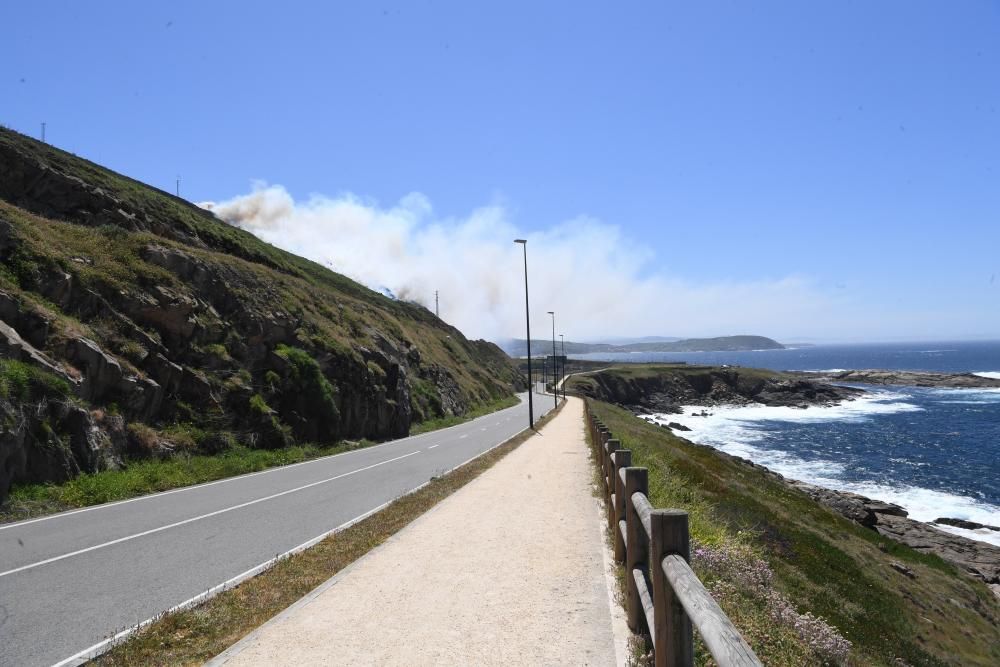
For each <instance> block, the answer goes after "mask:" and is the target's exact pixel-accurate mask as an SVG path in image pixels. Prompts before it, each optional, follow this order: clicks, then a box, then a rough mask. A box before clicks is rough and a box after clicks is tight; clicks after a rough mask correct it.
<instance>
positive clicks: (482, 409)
mask: <svg viewBox="0 0 1000 667" xmlns="http://www.w3.org/2000/svg"><path fill="white" fill-rule="evenodd" d="M519 402H520V401H519V399H518V398H517V396H507V397H505V398H501V399H498V400H496V401H492V402H490V403H487V404H485V405H481V406H479V407H476V408H472V409H471V410H469V411H468V412H466V413H465V414H464V415H462V416H457V415H452V416H450V417H438V418H436V419H428V420H427V421H423V422H420V423H419V424H415V425H414V426H413V427H411V428H410V435H418V434H420V433H428V432H430V431H436V430H438V429H441V428H448V427H449V426H456V425H458V424H461V423H463V422H467V421H469V420H470V419H475V418H476V417H482V416H483V415H488V414H490V413H491V412H496V411H497V410H503V409H505V408H511V407H514V406H515V405H517V404H518V403H519Z"/></svg>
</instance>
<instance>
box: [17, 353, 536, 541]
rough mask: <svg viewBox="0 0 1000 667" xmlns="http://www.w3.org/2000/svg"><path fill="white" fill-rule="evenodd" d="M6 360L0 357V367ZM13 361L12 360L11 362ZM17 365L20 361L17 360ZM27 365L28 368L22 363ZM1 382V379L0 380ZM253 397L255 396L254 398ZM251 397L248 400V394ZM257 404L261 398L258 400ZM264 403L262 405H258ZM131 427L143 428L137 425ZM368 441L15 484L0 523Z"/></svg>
mask: <svg viewBox="0 0 1000 667" xmlns="http://www.w3.org/2000/svg"><path fill="white" fill-rule="evenodd" d="M7 363H8V362H6V361H3V360H0V369H2V368H3V367H4V366H5V365H7ZM15 364H16V362H15ZM21 366H24V365H23V364H21ZM27 368H29V369H30V370H34V369H31V368H30V367H27ZM0 387H2V379H0ZM255 398H259V397H255ZM251 400H252V399H251ZM260 402H261V403H263V399H260ZM517 403H518V400H517V397H515V396H512V397H510V398H508V399H502V400H499V401H494V402H492V403H490V404H488V405H483V406H480V407H478V408H476V409H474V410H472V411H470V412H469V413H468V414H467V415H464V416H462V417H451V418H448V419H439V420H434V421H433V422H429V423H428V422H425V423H423V424H420V425H418V427H417V428H414V429H413V430H412V431H411V435H417V434H418V433H427V432H429V431H433V430H437V429H441V428H446V427H448V426H454V425H456V424H460V423H463V422H466V421H469V420H471V419H475V418H476V417H481V416H483V415H486V414H489V413H491V412H496V411H497V410H503V409H504V408H509V407H511V406H513V405H516V404H517ZM264 407H265V408H266V404H265V406H264ZM136 428H143V429H148V427H144V426H139V427H136ZM163 433H164V435H166V436H167V437H169V438H170V439H171V440H183V441H185V442H187V441H190V442H189V446H191V447H193V446H194V444H195V441H196V440H198V439H199V438H200V437H201V436H202V435H204V434H201V433H199V432H198V431H197V429H194V428H193V427H191V426H190V425H174V426H172V427H170V428H167V429H165V430H164V431H163ZM372 444H375V443H373V442H370V441H368V440H361V441H357V442H355V441H346V442H341V443H338V444H336V445H332V446H320V445H315V444H300V445H294V446H290V447H284V448H280V449H250V448H248V447H242V446H236V447H233V448H231V449H228V450H226V451H224V452H222V453H220V454H214V455H205V454H177V455H174V456H172V457H170V458H167V459H162V460H158V459H149V460H141V461H132V462H129V463H128V464H127V465H126V466H125V467H124V468H122V469H121V470H104V471H101V472H95V473H87V474H83V475H80V476H78V477H76V478H74V479H71V480H69V481H68V482H64V483H62V484H22V485H16V486H15V487H14V488H13V489H12V490H11V493H10V498H9V499H8V501H7V502H6V503H5V504H4V505H3V506H2V507H0V522H5V521H20V520H23V519H29V518H32V517H36V516H42V515H44V514H52V513H54V512H61V511H65V510H69V509H75V508H79V507H87V506H90V505H99V504H101V503H107V502H113V501H116V500H126V499H128V498H135V497H137V496H142V495H145V494H148V493H157V492H160V491H169V490H170V489H176V488H180V487H183V486H191V485H192V484H202V483H204V482H212V481H215V480H218V479H224V478H226V477H234V476H236V475H244V474H246V473H251V472H258V471H260V470H266V469H267V468H274V467H276V466H284V465H289V464H292V463H300V462H302V461H308V460H310V459H315V458H318V457H321V456H331V455H333V454H340V453H343V452H347V451H351V450H354V449H360V448H363V447H368V446H370V445H372Z"/></svg>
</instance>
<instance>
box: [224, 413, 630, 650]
mask: <svg viewBox="0 0 1000 667" xmlns="http://www.w3.org/2000/svg"><path fill="white" fill-rule="evenodd" d="M593 483H594V474H593V469H592V467H591V462H590V457H589V453H588V448H587V444H586V441H585V435H584V417H583V402H582V401H581V400H580V399H576V398H570V399H569V401H568V403H567V404H566V406H565V407H564V408H563V410H562V412H561V413H560V414H559V415H558V416H557V417H555V418H554V419H553V420H552V421H551V422H550V423H549V424H547V425H546V426H545V427H544V428H543V429H542V430H541V431H540V432H539V433H537V434H535V435H533V436H532V437H531V438H530V439H529V440H527V441H526V442H525V443H523V444H522V445H521V446H520V447H518V448H517V449H516V450H514V451H513V452H512V453H511V454H510V455H508V456H507V457H505V458H504V459H502V460H501V461H499V462H498V463H497V464H496V465H495V466H493V467H492V468H491V469H489V470H487V471H486V472H485V473H483V475H481V476H480V477H479V478H478V479H476V480H474V481H473V482H471V483H469V484H468V485H466V486H465V487H463V488H461V489H460V490H458V491H457V492H456V493H454V494H453V495H451V496H449V497H448V498H446V499H445V500H444V501H442V502H441V503H440V504H439V505H438V506H437V507H435V508H434V509H433V510H431V511H430V512H428V513H427V514H425V515H424V516H422V517H420V518H419V519H417V520H416V521H414V522H413V523H412V524H410V525H409V526H408V527H407V528H405V529H404V530H403V531H401V532H400V533H398V534H397V535H396V536H395V537H393V538H392V539H391V540H389V541H388V542H386V543H385V544H384V545H382V546H381V547H379V548H378V549H376V550H374V551H373V552H371V553H370V554H369V555H368V556H366V557H364V558H362V559H361V560H359V561H358V562H357V563H355V564H354V565H353V566H351V567H350V568H348V569H346V570H344V571H343V572H341V573H340V574H338V575H337V576H336V577H334V578H333V579H331V580H330V581H328V582H327V583H326V584H324V585H323V586H321V587H320V588H319V589H317V590H316V591H314V592H313V593H312V594H310V596H308V597H306V598H305V599H303V600H302V601H300V602H299V603H297V604H296V605H294V606H293V607H291V608H290V609H288V610H287V611H286V612H284V613H283V614H281V615H279V616H278V617H276V618H275V619H273V620H272V621H270V622H269V623H268V624H266V625H264V626H263V627H262V628H260V629H259V630H257V631H256V632H254V633H252V634H251V635H249V636H248V637H246V638H245V639H244V640H242V641H241V642H239V643H238V644H236V645H235V646H233V647H232V648H231V649H229V650H228V651H226V652H225V653H223V654H222V655H221V656H219V657H218V658H216V659H215V661H213V663H211V664H214V665H222V664H225V665H227V667H235V666H237V665H262V664H272V665H408V666H410V665H602V666H603V665H615V664H622V662H623V653H624V651H623V650H622V647H621V642H619V645H618V648H617V650H616V641H615V634H616V633H615V632H613V631H612V605H611V602H610V596H609V594H608V586H609V578H608V576H607V560H606V556H605V549H606V547H605V543H604V536H603V527H602V524H601V512H600V509H599V505H598V500H597V499H596V497H595V496H594V494H593V493H592V487H593ZM615 608H616V612H615V613H616V616H615V617H616V619H620V613H619V612H618V611H617V605H615ZM616 623H617V624H618V625H619V627H620V620H616ZM618 634H619V635H621V633H618Z"/></svg>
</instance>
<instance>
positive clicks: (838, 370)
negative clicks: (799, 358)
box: [802, 368, 847, 373]
mask: <svg viewBox="0 0 1000 667" xmlns="http://www.w3.org/2000/svg"><path fill="white" fill-rule="evenodd" d="M802 372H803V373H846V372H847V369H846V368H823V369H820V370H808V371H802Z"/></svg>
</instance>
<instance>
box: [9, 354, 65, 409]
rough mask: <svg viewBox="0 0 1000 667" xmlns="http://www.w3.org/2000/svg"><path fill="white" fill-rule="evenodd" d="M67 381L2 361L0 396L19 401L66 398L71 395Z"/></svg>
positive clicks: (11, 362) (28, 367)
mask: <svg viewBox="0 0 1000 667" xmlns="http://www.w3.org/2000/svg"><path fill="white" fill-rule="evenodd" d="M70 393H71V392H70V386H69V383H68V382H66V380H64V379H62V378H60V377H58V376H56V375H53V374H52V373H49V372H48V371H43V370H41V369H39V368H35V367H34V366H29V365H28V364H26V363H24V362H21V361H15V360H14V359H0V396H2V397H3V398H6V399H11V400H18V401H26V402H27V401H37V400H40V399H42V398H65V397H67V396H69V395H70Z"/></svg>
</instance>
